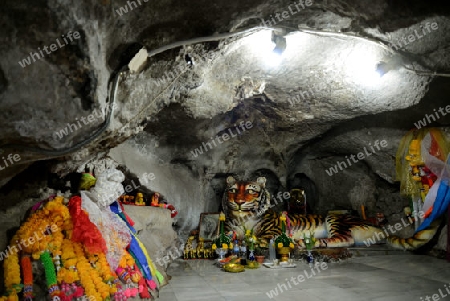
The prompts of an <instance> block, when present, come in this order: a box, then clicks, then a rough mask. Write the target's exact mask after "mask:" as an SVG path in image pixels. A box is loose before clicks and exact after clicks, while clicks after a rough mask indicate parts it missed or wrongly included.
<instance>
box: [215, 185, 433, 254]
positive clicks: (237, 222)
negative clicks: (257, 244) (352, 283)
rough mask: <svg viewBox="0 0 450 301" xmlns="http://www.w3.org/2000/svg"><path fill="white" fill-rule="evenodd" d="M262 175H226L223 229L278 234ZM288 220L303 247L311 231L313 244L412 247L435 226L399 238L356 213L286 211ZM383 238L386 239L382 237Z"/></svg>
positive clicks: (258, 234)
mask: <svg viewBox="0 0 450 301" xmlns="http://www.w3.org/2000/svg"><path fill="white" fill-rule="evenodd" d="M265 184H266V178H264V177H259V178H257V179H256V181H237V180H236V179H235V178H234V177H232V176H230V177H228V178H227V187H226V189H225V193H224V196H223V198H222V208H223V210H224V213H225V215H226V217H227V218H226V220H225V231H226V232H227V233H228V232H230V231H234V232H235V233H236V235H237V238H238V239H240V240H241V239H243V238H244V235H245V233H244V227H245V229H253V234H254V235H255V236H256V237H258V238H259V239H263V240H265V241H267V240H270V239H271V238H273V237H275V236H278V235H280V234H281V221H280V218H279V214H278V213H276V212H274V211H273V210H271V208H272V207H274V204H270V193H269V192H268V191H267V190H266V185H265ZM287 217H288V220H289V221H290V234H291V238H292V239H293V240H294V241H295V242H297V243H298V244H299V246H301V247H303V248H304V247H305V244H304V242H303V238H304V237H305V234H306V233H308V234H309V233H311V234H313V235H314V238H315V247H328V248H337V247H351V246H355V245H366V246H368V245H370V244H373V243H376V244H378V243H385V242H387V243H388V245H390V246H392V247H394V248H396V249H404V250H412V249H416V248H418V247H420V246H423V245H424V244H425V243H426V242H428V241H429V240H430V239H431V238H432V237H433V236H434V234H435V233H436V231H437V227H435V224H433V225H432V226H434V227H431V229H425V230H423V231H420V232H418V233H417V234H416V235H414V236H413V237H411V238H408V239H401V238H398V237H395V236H389V235H386V234H385V233H386V232H387V230H386V229H385V230H384V231H383V229H381V228H378V227H375V226H373V225H372V224H369V223H366V222H364V221H363V220H361V219H360V218H358V217H355V216H351V215H344V214H329V215H327V216H326V217H325V218H324V217H322V216H320V215H315V214H307V215H305V214H297V213H291V212H288V213H287ZM386 238H387V239H386Z"/></svg>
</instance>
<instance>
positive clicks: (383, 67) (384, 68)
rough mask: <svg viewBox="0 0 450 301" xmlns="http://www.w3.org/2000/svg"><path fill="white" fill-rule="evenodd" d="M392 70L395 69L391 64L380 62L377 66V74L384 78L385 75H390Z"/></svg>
mask: <svg viewBox="0 0 450 301" xmlns="http://www.w3.org/2000/svg"><path fill="white" fill-rule="evenodd" d="M392 69H393V68H392V66H391V65H390V64H388V63H385V62H383V61H381V62H379V63H378V64H377V67H376V72H377V73H378V74H379V75H380V77H382V76H383V75H385V74H386V73H388V72H389V71H391V70H392Z"/></svg>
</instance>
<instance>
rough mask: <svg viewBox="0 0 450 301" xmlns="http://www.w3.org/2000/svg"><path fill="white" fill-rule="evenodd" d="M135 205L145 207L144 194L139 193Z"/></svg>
mask: <svg viewBox="0 0 450 301" xmlns="http://www.w3.org/2000/svg"><path fill="white" fill-rule="evenodd" d="M134 204H135V205H136V206H145V201H144V196H143V194H142V193H140V192H138V193H137V194H136V199H135V201H134Z"/></svg>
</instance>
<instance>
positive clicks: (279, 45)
mask: <svg viewBox="0 0 450 301" xmlns="http://www.w3.org/2000/svg"><path fill="white" fill-rule="evenodd" d="M272 42H274V43H275V48H274V49H273V50H272V51H273V52H274V53H276V54H278V55H282V54H283V52H284V51H285V50H286V38H285V37H284V36H283V35H282V34H279V33H276V32H275V30H274V31H272Z"/></svg>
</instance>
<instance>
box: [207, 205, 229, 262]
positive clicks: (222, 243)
mask: <svg viewBox="0 0 450 301" xmlns="http://www.w3.org/2000/svg"><path fill="white" fill-rule="evenodd" d="M219 223H220V233H219V237H217V238H216V239H215V240H214V241H213V244H212V249H213V251H216V253H217V255H219V260H221V259H223V257H224V256H225V255H226V254H227V253H228V250H229V249H233V244H232V243H231V239H230V238H229V237H228V236H227V235H226V234H225V232H224V223H225V214H223V213H220V215H219Z"/></svg>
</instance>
